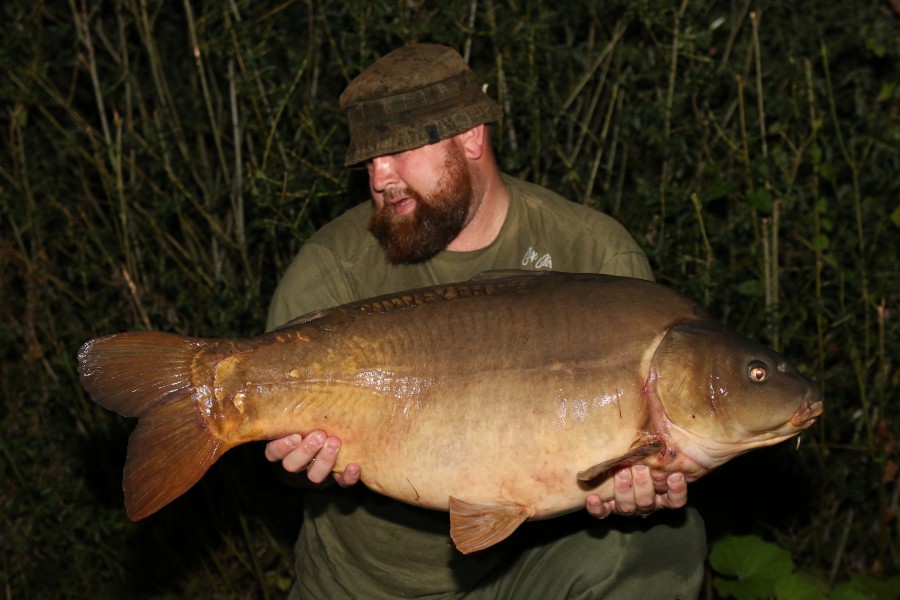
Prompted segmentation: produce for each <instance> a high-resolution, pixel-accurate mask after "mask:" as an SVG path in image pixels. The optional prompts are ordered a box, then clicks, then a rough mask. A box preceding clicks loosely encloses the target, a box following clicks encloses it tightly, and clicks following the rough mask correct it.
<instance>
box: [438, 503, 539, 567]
mask: <svg viewBox="0 0 900 600" xmlns="http://www.w3.org/2000/svg"><path fill="white" fill-rule="evenodd" d="M533 515H534V509H533V508H532V507H530V506H527V505H525V504H516V503H513V502H508V503H498V504H474V503H471V502H465V501H463V500H460V499H459V498H454V497H453V496H450V537H451V538H452V539H453V544H454V545H455V546H456V549H457V550H459V551H460V552H462V553H463V554H470V553H472V552H477V551H478V550H484V549H485V548H489V547H491V546H493V545H494V544H496V543H498V542H501V541H503V540H505V539H506V538H508V537H509V536H510V534H512V532H513V531H515V530H516V528H517V527H518V526H519V525H521V524H522V523H523V522H524V521H525V520H526V519H528V518H529V517H531V516H533Z"/></svg>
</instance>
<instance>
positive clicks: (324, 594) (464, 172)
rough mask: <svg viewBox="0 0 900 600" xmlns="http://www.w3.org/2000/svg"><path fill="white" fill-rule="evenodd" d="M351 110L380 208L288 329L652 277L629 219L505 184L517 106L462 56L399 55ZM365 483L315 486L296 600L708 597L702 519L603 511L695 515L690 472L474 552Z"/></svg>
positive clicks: (333, 441)
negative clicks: (516, 278)
mask: <svg viewBox="0 0 900 600" xmlns="http://www.w3.org/2000/svg"><path fill="white" fill-rule="evenodd" d="M340 105H341V109H342V110H343V111H344V113H345V115H346V117H347V123H348V126H349V129H350V146H349V149H348V151H347V156H346V161H345V162H346V165H348V166H352V165H357V164H364V165H365V167H366V169H367V171H368V176H369V192H370V196H371V200H370V201H368V202H365V203H363V204H361V205H359V206H357V207H355V208H353V209H351V210H349V211H347V212H346V213H344V214H343V215H342V216H340V217H338V218H337V219H335V220H334V221H332V222H331V223H329V224H327V225H326V226H324V227H323V228H322V229H320V230H319V231H318V232H316V234H315V235H313V236H312V237H311V238H310V239H309V240H308V241H307V242H306V243H305V244H304V246H303V248H302V249H301V250H300V252H299V253H298V254H297V256H296V258H295V259H294V261H293V262H292V263H291V265H290V267H289V268H288V270H287V272H286V273H285V274H284V276H283V278H282V279H281V281H280V283H279V285H278V288H277V290H276V292H275V296H274V298H273V300H272V304H271V307H270V311H269V318H268V327H269V328H270V329H271V328H274V327H276V326H278V325H281V324H283V323H285V322H287V321H289V320H291V319H293V318H295V317H297V316H300V315H303V314H305V313H307V312H311V311H314V310H318V309H322V308H327V307H331V306H335V305H339V304H344V303H347V302H351V301H354V300H358V299H361V298H367V297H371V296H376V295H381V294H387V293H392V292H397V291H401V290H407V289H411V288H416V287H422V286H428V285H436V284H442V283H450V282H456V281H462V280H466V279H469V278H471V277H472V276H474V275H476V274H478V273H480V272H483V271H488V270H492V269H553V270H558V271H567V272H584V273H588V272H590V273H606V274H612V275H625V276H630V277H640V278H644V279H652V275H651V272H650V267H649V265H648V263H647V259H646V257H645V255H644V254H643V252H642V251H641V250H640V248H639V247H638V246H637V244H636V243H635V242H634V240H633V239H632V238H631V236H630V235H629V234H628V233H627V232H626V231H625V229H624V228H623V227H622V226H621V225H620V224H619V223H617V222H616V221H615V220H613V219H612V218H611V217H609V216H607V215H604V214H602V213H599V212H596V211H594V210H591V209H588V208H586V207H584V206H582V205H578V204H574V203H572V202H569V201H568V200H565V199H564V198H562V197H560V196H559V195H557V194H555V193H553V192H551V191H549V190H547V189H544V188H542V187H539V186H536V185H534V184H531V183H527V182H525V181H522V180H520V179H517V178H514V177H511V176H509V175H506V174H504V173H501V171H500V169H499V167H498V165H497V162H496V158H495V156H494V151H493V148H492V146H491V142H490V130H489V126H488V124H489V123H492V122H494V121H497V120H499V119H500V118H501V116H502V115H501V110H500V108H499V106H498V105H497V104H496V103H495V102H494V101H493V100H492V99H491V98H489V97H488V96H487V95H486V94H485V93H484V91H483V90H482V86H481V85H480V84H479V83H478V81H477V79H476V77H475V75H474V73H473V72H472V71H471V69H470V68H469V67H468V65H467V64H466V63H465V61H464V60H463V59H462V57H461V56H460V55H459V54H458V53H457V52H456V51H455V50H452V49H450V48H447V47H444V46H437V45H432V44H419V45H413V46H407V47H404V48H400V49H398V50H395V51H393V52H391V53H389V54H387V55H385V56H384V57H382V58H381V59H379V60H378V61H376V62H375V63H373V64H372V65H371V66H370V67H368V68H367V69H366V70H364V71H363V72H362V73H361V74H360V75H359V76H358V77H357V78H356V79H354V80H353V81H352V82H351V83H350V85H349V86H348V87H347V89H346V90H345V91H344V93H343V94H342V95H341V98H340ZM472 335H473V336H477V335H478V332H476V331H473V332H472ZM447 343H450V344H452V343H459V344H464V343H466V340H447ZM522 393H523V395H524V394H527V393H528V390H525V389H523V390H522ZM485 414H490V407H489V406H488V407H486V410H485ZM440 443H441V440H439V439H436V440H435V444H440ZM339 450H340V439H338V438H337V437H329V436H328V433H327V432H325V431H315V432H312V433H310V434H309V435H307V436H305V437H304V436H302V435H300V434H295V435H291V436H287V437H284V438H281V439H278V440H274V441H271V442H270V443H269V444H268V445H267V447H266V457H267V458H268V459H269V460H271V461H281V463H282V465H283V467H284V469H285V470H286V471H288V472H291V473H299V472H305V473H306V477H307V478H308V480H309V481H310V482H313V483H321V482H323V481H325V480H326V479H328V475H329V474H330V473H331V470H332V468H333V467H334V464H335V458H336V456H337V453H338V452H339ZM359 474H360V467H359V466H358V465H348V466H347V467H346V470H345V471H344V472H343V473H341V474H335V475H334V477H333V479H334V481H335V482H336V483H337V484H338V486H334V485H332V486H330V487H328V488H327V489H321V486H320V489H316V490H315V491H309V492H304V494H303V525H302V528H301V532H300V536H299V538H298V541H297V544H296V547H295V553H296V565H295V567H296V581H295V582H294V586H293V588H292V590H291V598H322V599H326V598H327V599H336V598H391V599H393V598H419V597H428V598H470V599H480V598H484V599H487V598H492V599H494V598H510V599H517V600H518V599H523V598H525V599H528V598H539V599H542V600H546V599H553V598H670V599H674V598H681V599H687V598H696V597H697V596H698V595H699V590H700V585H701V582H702V578H703V561H704V559H705V555H706V541H705V532H704V527H703V522H702V520H701V519H700V517H699V515H698V514H697V513H696V511H694V510H692V509H689V508H685V509H682V510H677V511H663V512H662V513H657V514H654V515H653V517H652V518H648V519H610V520H607V521H603V522H599V521H596V520H592V519H590V518H587V515H591V516H594V517H600V518H602V517H606V516H608V515H610V514H612V513H618V514H621V515H641V516H647V515H648V514H650V513H651V512H653V511H655V510H656V509H658V508H681V507H682V506H684V504H685V502H686V499H687V484H686V483H685V480H684V477H683V475H681V474H677V473H676V474H672V475H669V476H668V477H666V475H664V474H656V473H652V472H650V471H649V470H648V469H647V468H646V467H644V466H636V467H632V468H631V469H622V470H621V471H619V472H618V473H616V474H615V478H616V495H615V499H614V500H611V501H608V502H601V501H600V498H599V497H598V496H596V495H595V494H587V492H586V497H585V507H586V509H587V511H586V513H581V514H579V515H569V516H567V517H560V518H556V519H552V520H550V521H545V522H537V523H529V524H527V525H526V526H523V527H520V528H519V529H518V530H517V531H516V532H515V533H514V534H513V535H511V536H510V537H509V538H508V539H507V540H504V541H503V542H501V543H500V544H497V545H496V546H494V547H491V548H489V549H487V550H484V551H481V552H477V553H474V554H471V555H462V554H460V553H459V552H457V551H456V550H455V549H453V548H452V547H451V546H449V545H448V543H447V541H448V536H447V515H446V514H444V513H440V512H437V511H430V510H425V509H421V508H417V507H413V506H408V505H406V504H403V503H400V502H397V501H395V500H392V499H389V498H386V497H384V496H380V495H378V494H375V493H373V492H370V491H369V490H367V489H365V487H364V486H356V485H354V484H356V483H357V482H358V480H359ZM342 488H346V489H342Z"/></svg>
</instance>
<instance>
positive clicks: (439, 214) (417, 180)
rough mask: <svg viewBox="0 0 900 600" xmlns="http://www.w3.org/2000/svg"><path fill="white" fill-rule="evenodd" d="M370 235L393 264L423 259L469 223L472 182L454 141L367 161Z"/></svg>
mask: <svg viewBox="0 0 900 600" xmlns="http://www.w3.org/2000/svg"><path fill="white" fill-rule="evenodd" d="M367 168H368V170H369V190H370V192H371V194H372V200H373V202H374V204H375V206H374V210H373V211H372V217H371V219H370V220H369V230H370V231H371V232H372V234H373V235H374V236H375V238H376V239H377V240H378V242H379V243H380V244H381V246H382V248H384V251H385V253H386V254H387V258H388V260H389V261H390V262H391V263H394V264H410V263H417V262H421V261H424V260H427V259H429V258H431V257H432V256H434V255H435V254H437V253H438V252H440V251H441V250H443V249H444V248H446V247H447V245H448V244H450V242H452V241H453V240H454V239H455V238H456V236H458V235H459V233H460V232H461V231H462V229H463V228H464V227H465V226H466V225H467V224H468V222H469V220H470V218H471V215H470V214H469V213H470V210H471V206H472V179H471V177H470V175H469V171H468V170H467V169H466V160H465V157H464V156H463V153H462V150H461V149H460V148H459V146H458V145H457V144H456V142H455V141H454V140H452V139H451V140H445V141H443V142H439V143H437V144H432V145H429V146H423V147H421V148H416V149H414V150H408V151H406V152H401V153H398V154H392V155H390V156H380V157H376V158H373V159H372V160H370V161H368V163H367Z"/></svg>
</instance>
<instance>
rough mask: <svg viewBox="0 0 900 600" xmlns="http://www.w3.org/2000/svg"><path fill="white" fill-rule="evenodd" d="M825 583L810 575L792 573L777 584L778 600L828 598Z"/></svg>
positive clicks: (819, 599) (776, 595) (780, 579)
mask: <svg viewBox="0 0 900 600" xmlns="http://www.w3.org/2000/svg"><path fill="white" fill-rule="evenodd" d="M826 591H827V586H826V585H825V582H824V581H822V580H821V579H819V578H818V577H814V576H812V575H810V574H809V573H791V574H790V575H785V576H783V577H780V578H779V579H778V580H777V581H776V582H775V598H777V599H778V600H821V599H822V598H825V597H826V596H827V594H826Z"/></svg>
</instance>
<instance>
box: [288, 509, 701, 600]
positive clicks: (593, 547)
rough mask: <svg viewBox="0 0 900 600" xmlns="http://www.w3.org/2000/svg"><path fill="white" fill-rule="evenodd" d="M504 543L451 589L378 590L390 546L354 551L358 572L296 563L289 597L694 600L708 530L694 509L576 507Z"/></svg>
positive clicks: (410, 585)
mask: <svg viewBox="0 0 900 600" xmlns="http://www.w3.org/2000/svg"><path fill="white" fill-rule="evenodd" d="M428 512H429V513H431V511H428ZM437 514H440V515H441V516H442V517H443V518H444V519H446V516H445V515H443V514H441V513H437ZM361 535H365V532H361ZM503 543H504V544H508V546H507V548H509V551H507V552H504V554H503V558H502V559H501V560H500V561H499V562H498V563H496V564H495V565H493V566H492V567H491V568H490V570H488V571H487V572H486V574H485V575H483V576H482V575H478V576H477V577H481V578H480V579H478V580H473V579H472V578H471V576H470V575H471V574H466V573H457V574H456V575H457V577H458V578H459V580H460V582H463V581H464V582H465V583H464V584H462V585H460V587H459V588H457V589H454V590H446V591H444V592H438V591H437V590H435V589H430V590H427V591H425V590H423V592H417V591H416V588H417V585H416V584H415V581H414V580H412V581H410V580H409V579H408V577H407V579H406V580H405V581H404V585H399V582H400V580H399V579H397V580H394V581H395V582H397V583H398V585H397V588H396V589H394V590H393V591H392V590H391V589H380V588H382V587H384V588H387V587H389V586H390V585H391V584H390V581H389V579H390V578H389V573H390V571H391V570H392V568H397V567H399V570H400V571H402V570H403V569H402V566H400V565H397V564H394V563H392V558H393V556H392V554H393V553H392V552H390V550H382V551H380V552H376V553H375V555H374V556H371V557H368V558H366V557H361V556H357V559H358V560H357V564H359V565H360V567H361V569H362V570H361V571H360V572H359V573H358V575H357V576H354V575H352V574H351V573H348V572H346V571H344V570H343V569H335V570H334V571H331V573H330V575H326V574H325V573H324V572H323V571H324V569H322V568H315V569H310V568H309V565H308V564H307V565H306V568H302V567H300V565H299V564H298V567H300V568H299V569H298V571H299V572H298V574H297V577H298V580H297V581H296V582H295V585H294V587H293V589H292V590H291V595H290V598H291V599H303V600H326V599H327V600H337V599H338V598H360V599H369V598H416V597H421V598H430V599H432V598H441V599H454V600H457V599H458V600H462V599H464V600H504V599H508V600H530V599H534V600H555V599H559V600H562V599H564V598H565V599H569V598H579V599H587V598H603V599H609V600H618V599H639V600H655V599H659V600H663V599H667V600H693V599H695V598H697V597H698V596H699V593H700V589H701V585H702V582H703V573H704V567H703V565H704V561H705V558H706V534H705V528H704V526H703V520H702V519H701V518H700V515H699V514H698V513H697V511H696V510H694V509H693V508H686V509H681V510H660V511H657V512H656V513H654V514H653V515H651V516H650V517H648V518H646V519H642V518H626V517H618V516H613V517H609V518H607V519H604V520H596V519H594V518H592V517H590V516H588V515H587V513H586V512H584V511H579V513H577V514H572V515H566V516H564V517H560V518H557V519H550V520H547V521H537V522H532V523H527V524H525V525H524V526H523V527H521V528H520V530H519V531H517V532H516V534H515V535H514V536H513V537H512V538H510V539H509V540H507V541H506V542H503ZM313 552H314V553H315V554H319V553H320V552H321V553H325V554H327V553H328V552H329V550H328V549H327V548H323V547H321V546H319V547H318V548H316V549H313ZM454 552H455V551H454ZM470 556H471V555H470ZM367 563H370V564H369V566H368V567H366V566H365V565H366V564H367ZM392 564H393V567H392V566H391V565H392ZM371 569H380V570H381V572H382V573H383V574H384V575H386V576H387V577H383V578H376V579H373V580H372V581H365V582H364V580H365V579H366V577H365V572H366V571H367V570H371ZM398 575H399V573H398ZM419 578H421V579H422V581H423V584H424V582H425V581H427V580H428V579H429V574H428V573H419ZM423 587H425V588H427V586H424V585H423Z"/></svg>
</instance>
